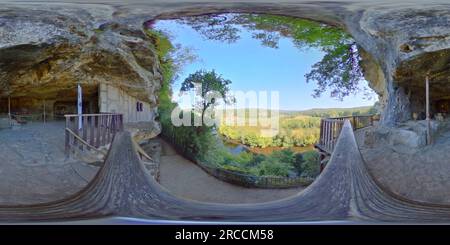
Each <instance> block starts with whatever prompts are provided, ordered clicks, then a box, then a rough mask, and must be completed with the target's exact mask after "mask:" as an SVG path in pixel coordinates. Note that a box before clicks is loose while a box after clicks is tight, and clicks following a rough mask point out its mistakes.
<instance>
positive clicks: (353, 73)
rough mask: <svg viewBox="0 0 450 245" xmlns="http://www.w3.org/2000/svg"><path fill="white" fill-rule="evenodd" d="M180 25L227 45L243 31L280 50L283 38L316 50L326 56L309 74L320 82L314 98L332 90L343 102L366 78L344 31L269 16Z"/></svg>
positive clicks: (238, 16)
mask: <svg viewBox="0 0 450 245" xmlns="http://www.w3.org/2000/svg"><path fill="white" fill-rule="evenodd" d="M180 22H182V23H184V24H188V25H190V26H191V27H192V28H193V29H195V30H197V31H198V32H199V33H200V34H202V35H203V37H204V38H206V39H210V40H217V41H223V42H227V43H233V42H236V41H237V40H238V39H239V38H240V35H239V34H240V31H241V29H242V28H244V29H246V30H247V31H249V32H251V33H252V36H253V37H254V38H255V39H258V40H260V41H261V44H262V45H264V46H267V47H271V48H278V43H279V40H280V38H281V37H289V38H292V40H293V42H294V44H295V45H296V46H297V47H298V48H300V49H305V48H316V49H320V50H321V51H322V52H324V53H325V55H324V57H323V59H322V60H321V61H319V62H317V63H316V64H314V65H313V67H312V70H311V71H310V72H309V73H308V74H306V75H305V76H306V79H307V81H308V82H310V81H314V82H316V83H317V88H316V89H315V91H314V94H313V96H315V97H318V96H320V95H321V94H322V93H324V92H325V91H328V90H331V91H330V92H331V94H330V95H331V96H332V97H336V98H338V99H342V98H343V97H345V96H348V95H350V94H352V93H356V92H357V91H359V81H360V80H362V78H363V74H362V71H361V68H360V65H359V62H360V60H361V58H360V56H359V53H358V49H357V47H356V44H355V42H354V41H353V39H352V38H351V36H350V35H348V34H347V33H345V32H344V31H343V30H342V29H340V28H337V27H333V26H328V25H324V24H322V23H317V22H313V21H309V20H303V19H298V18H294V17H287V16H275V15H266V14H229V15H204V16H195V17H187V18H184V19H182V20H180ZM239 26H241V27H242V28H239Z"/></svg>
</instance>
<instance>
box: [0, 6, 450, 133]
mask: <svg viewBox="0 0 450 245" xmlns="http://www.w3.org/2000/svg"><path fill="white" fill-rule="evenodd" d="M60 2H66V3H51V4H50V3H49V4H42V3H40V4H38V3H36V4H34V3H26V4H25V3H24V4H21V3H4V4H2V5H1V7H0V81H1V85H0V88H1V92H2V93H3V94H5V93H27V94H30V93H46V94H48V93H52V92H55V91H54V90H55V89H56V88H61V87H68V88H69V87H71V86H72V87H73V84H74V83H76V82H82V83H101V82H105V83H112V84H115V85H118V86H120V87H122V88H124V89H126V90H128V91H129V92H130V93H132V94H134V95H136V96H138V97H139V98H141V99H142V100H145V101H149V102H152V103H154V104H155V103H156V102H157V98H156V93H155V92H156V91H157V90H158V88H159V86H160V74H159V65H158V61H157V59H155V54H154V50H152V43H151V40H150V39H149V38H148V37H147V36H146V35H145V34H144V31H143V27H142V25H143V23H144V22H145V21H147V20H149V19H152V18H154V17H156V16H159V17H163V18H174V17H178V16H182V15H192V14H205V13H212V12H227V11H237V12H258V13H261V12H263V13H271V14H284V15H291V16H296V17H303V18H310V19H314V20H318V21H323V22H326V23H329V24H333V25H338V26H342V27H344V28H345V29H346V30H347V31H348V32H349V33H350V34H352V35H353V37H354V38H355V40H356V41H357V43H358V45H359V46H360V47H361V49H362V50H364V51H365V52H366V54H367V55H363V57H364V58H365V60H364V61H363V67H364V70H365V73H366V78H367V79H368V80H369V81H370V84H371V86H372V88H374V90H375V91H377V92H378V93H379V95H380V96H381V102H382V104H383V112H384V113H383V116H382V124H385V125H389V126H392V125H394V124H395V123H397V122H404V121H407V120H409V119H411V115H412V113H413V112H416V113H420V112H421V111H422V110H423V101H424V94H423V93H424V83H423V81H424V76H425V74H426V73H427V72H430V74H431V75H432V80H433V84H434V85H432V87H431V93H432V103H434V102H435V101H436V100H438V99H443V98H446V95H447V94H448V91H450V89H448V91H447V87H449V88H450V86H448V84H449V80H448V79H449V78H448V77H449V75H450V74H448V70H449V69H447V68H448V63H449V62H448V60H449V58H448V57H449V55H448V53H449V52H447V49H448V48H449V46H450V25H449V23H450V7H449V5H448V2H447V1H444V0H433V1H427V3H426V4H423V3H421V2H420V1H407V2H406V1H404V2H403V1H396V2H397V3H395V4H394V3H392V2H390V1H385V0H377V1H370V2H365V1H361V2H358V1H356V2H351V3H350V2H347V1H343V0H338V1H333V2H326V1H320V2H319V1H317V2H316V1H303V0H289V1H285V2H283V3H278V2H276V1H269V0H260V1H253V2H252V3H243V2H239V1H232V2H221V1H218V0H213V1H208V3H204V2H202V3H200V1H199V2H195V1H189V2H187V1H184V0H179V1H170V2H167V1H159V0H154V1H145V2H144V1H139V0H131V1H127V3H126V4H119V3H118V2H115V1H110V3H98V4H77V5H75V4H70V3H69V2H71V1H64V0H63V1H60ZM77 2H78V1H77ZM90 3H91V2H90ZM36 88H39V89H36Z"/></svg>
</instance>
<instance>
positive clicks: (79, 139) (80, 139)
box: [66, 128, 107, 156]
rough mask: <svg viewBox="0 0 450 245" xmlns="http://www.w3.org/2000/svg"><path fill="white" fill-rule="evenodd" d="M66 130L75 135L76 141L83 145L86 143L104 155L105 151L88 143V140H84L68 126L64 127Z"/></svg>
mask: <svg viewBox="0 0 450 245" xmlns="http://www.w3.org/2000/svg"><path fill="white" fill-rule="evenodd" d="M66 131H68V132H69V133H70V134H72V135H73V137H75V138H76V139H77V140H78V141H80V142H81V143H83V144H84V145H86V146H87V147H89V148H91V149H93V150H94V151H96V152H98V153H101V154H103V155H105V156H106V154H107V152H105V151H102V150H100V149H97V148H95V147H94V146H92V145H90V144H89V143H88V142H86V141H84V140H83V139H82V138H81V137H80V136H78V135H77V134H76V133H75V132H73V131H72V130H70V129H69V128H66Z"/></svg>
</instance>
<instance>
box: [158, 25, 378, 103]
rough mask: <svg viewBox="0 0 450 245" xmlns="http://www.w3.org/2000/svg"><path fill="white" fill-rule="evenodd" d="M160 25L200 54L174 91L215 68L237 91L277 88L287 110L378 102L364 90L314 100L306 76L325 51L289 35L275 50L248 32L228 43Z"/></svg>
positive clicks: (183, 28) (176, 40)
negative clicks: (303, 44)
mask: <svg viewBox="0 0 450 245" xmlns="http://www.w3.org/2000/svg"><path fill="white" fill-rule="evenodd" d="M155 28H156V29H158V30H163V31H164V32H166V33H168V34H169V36H170V37H171V41H172V43H175V44H176V43H179V44H182V45H183V46H184V47H189V48H192V49H193V50H194V52H195V53H196V54H197V55H198V57H199V59H198V60H197V61H195V62H194V63H192V64H188V65H187V66H185V67H184V69H183V71H182V73H181V74H180V76H179V79H178V80H176V81H175V83H174V85H173V91H174V95H177V94H178V91H179V89H180V85H181V83H182V82H183V80H184V79H185V78H186V77H187V76H188V75H189V74H191V73H194V72H195V71H197V70H200V69H206V70H212V69H215V70H216V72H217V73H219V74H221V75H222V77H224V78H226V79H230V80H231V81H232V84H231V89H232V90H241V91H244V92H247V91H250V90H254V91H260V90H266V91H269V92H270V91H278V92H279V97H280V101H279V103H280V109H282V110H305V109H311V108H345V107H356V106H365V105H373V104H374V102H375V101H376V100H377V97H376V96H372V99H365V98H364V96H363V94H362V93H361V94H357V95H356V96H354V95H351V96H349V97H347V98H345V99H344V100H343V101H339V100H337V99H335V98H330V96H329V93H328V92H326V93H324V94H323V95H322V96H321V97H319V98H313V97H312V93H313V90H314V88H315V84H314V83H313V82H311V83H306V79H305V77H304V75H305V74H306V73H308V72H309V71H310V69H311V66H312V65H313V64H314V63H316V62H317V61H320V60H321V58H322V56H323V53H321V52H320V51H319V50H316V49H311V48H310V49H304V50H300V49H298V48H297V47H295V46H294V44H293V43H292V41H291V40H290V39H289V38H281V40H280V42H279V48H278V49H273V48H269V47H265V46H262V45H261V44H260V41H259V40H256V39H253V38H252V37H251V33H249V32H246V31H242V32H241V33H240V36H241V38H240V39H239V40H238V41H237V42H235V43H231V44H228V43H224V42H220V41H213V40H205V39H204V38H203V37H202V36H201V35H200V34H199V33H197V32H196V31H195V30H193V29H192V28H191V27H189V26H187V25H183V24H179V23H177V22H176V21H173V20H163V21H158V22H157V23H156V25H155ZM364 83H366V82H364ZM365 87H367V85H365ZM174 97H175V96H174Z"/></svg>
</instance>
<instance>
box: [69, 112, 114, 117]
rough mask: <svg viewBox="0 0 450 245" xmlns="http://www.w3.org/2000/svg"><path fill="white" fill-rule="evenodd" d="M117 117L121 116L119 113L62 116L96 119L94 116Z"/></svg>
mask: <svg viewBox="0 0 450 245" xmlns="http://www.w3.org/2000/svg"><path fill="white" fill-rule="evenodd" d="M113 115H114V116H117V115H122V114H119V113H97V114H81V115H79V114H66V115H64V117H80V116H81V117H96V116H113Z"/></svg>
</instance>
